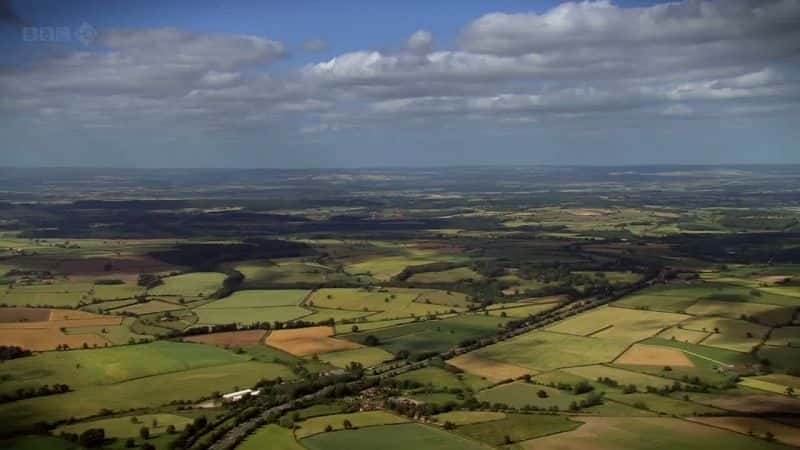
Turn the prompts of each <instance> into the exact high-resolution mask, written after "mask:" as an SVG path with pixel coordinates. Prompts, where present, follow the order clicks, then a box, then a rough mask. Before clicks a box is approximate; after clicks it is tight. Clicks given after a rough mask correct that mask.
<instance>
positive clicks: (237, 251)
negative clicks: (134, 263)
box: [149, 238, 315, 270]
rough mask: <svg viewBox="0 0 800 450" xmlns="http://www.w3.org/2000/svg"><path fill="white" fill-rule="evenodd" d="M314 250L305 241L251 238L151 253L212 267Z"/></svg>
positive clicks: (199, 267) (170, 260)
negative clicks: (229, 242)
mask: <svg viewBox="0 0 800 450" xmlns="http://www.w3.org/2000/svg"><path fill="white" fill-rule="evenodd" d="M314 253H315V251H314V250H313V249H312V248H311V247H310V246H308V245H307V244H305V243H302V242H293V241H284V240H280V239H263V238H249V239H245V240H244V241H242V242H241V243H236V244H212V243H208V244H179V245H177V246H175V247H173V248H171V249H169V250H163V251H157V252H151V253H149V255H150V256H152V257H154V258H156V259H159V260H161V261H164V262H166V263H169V264H173V265H177V266H188V267H192V268H194V269H196V270H211V269H213V268H214V267H215V266H217V265H219V264H221V263H224V262H229V261H241V260H247V259H271V258H289V257H296V256H309V255H313V254H314Z"/></svg>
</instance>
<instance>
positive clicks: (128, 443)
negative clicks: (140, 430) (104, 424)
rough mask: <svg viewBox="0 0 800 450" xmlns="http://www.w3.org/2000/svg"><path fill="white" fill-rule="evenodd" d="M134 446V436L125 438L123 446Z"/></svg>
mask: <svg viewBox="0 0 800 450" xmlns="http://www.w3.org/2000/svg"><path fill="white" fill-rule="evenodd" d="M133 447H136V440H135V439H134V438H128V439H125V448H133Z"/></svg>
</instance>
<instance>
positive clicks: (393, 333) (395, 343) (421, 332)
mask: <svg viewBox="0 0 800 450" xmlns="http://www.w3.org/2000/svg"><path fill="white" fill-rule="evenodd" d="M505 321H506V320H505V319H501V318H499V317H490V316H481V315H468V316H460V317H454V318H450V319H441V320H425V321H419V322H414V323H410V324H407V325H399V326H396V327H391V328H383V329H379V330H372V331H369V332H359V333H352V334H348V335H342V337H344V338H346V339H349V340H352V341H355V342H359V343H360V342H362V341H363V339H364V338H365V337H366V336H367V335H368V334H369V335H373V336H375V337H377V338H378V340H379V341H380V346H381V347H382V348H384V349H385V350H388V351H390V352H392V353H397V352H399V351H401V350H406V351H408V352H409V353H410V354H412V355H417V354H420V353H423V352H443V351H446V350H448V349H450V348H451V347H455V346H457V345H458V344H459V343H460V342H462V341H464V340H465V339H478V338H480V337H483V336H489V335H492V334H495V333H497V331H498V330H499V328H498V325H501V324H503V323H504V322H505Z"/></svg>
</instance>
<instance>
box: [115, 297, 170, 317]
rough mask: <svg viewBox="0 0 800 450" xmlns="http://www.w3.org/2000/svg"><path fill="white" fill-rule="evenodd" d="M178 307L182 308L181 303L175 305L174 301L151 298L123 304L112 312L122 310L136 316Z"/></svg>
mask: <svg viewBox="0 0 800 450" xmlns="http://www.w3.org/2000/svg"><path fill="white" fill-rule="evenodd" d="M179 309H184V307H183V306H181V305H176V304H175V303H168V302H162V301H159V300H153V301H149V302H144V303H135V304H133V305H130V306H124V307H122V308H118V309H116V310H114V312H115V313H117V312H124V313H131V314H136V315H137V316H143V315H145V314H154V313H160V312H165V311H177V310H179Z"/></svg>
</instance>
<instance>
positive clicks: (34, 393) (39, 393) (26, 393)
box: [0, 384, 70, 403]
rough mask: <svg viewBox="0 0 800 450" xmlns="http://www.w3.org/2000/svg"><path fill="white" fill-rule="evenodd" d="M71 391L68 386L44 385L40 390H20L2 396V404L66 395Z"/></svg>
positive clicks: (0, 396) (0, 400)
mask: <svg viewBox="0 0 800 450" xmlns="http://www.w3.org/2000/svg"><path fill="white" fill-rule="evenodd" d="M69 391H70V388H69V386H68V385H66V384H54V385H52V386H49V385H46V384H45V385H42V386H40V387H39V388H32V387H30V388H19V389H17V390H16V391H14V392H13V393H6V394H0V403H7V402H15V401H17V400H24V399H26V398H33V397H44V396H47V395H54V394H64V393H67V392H69Z"/></svg>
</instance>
